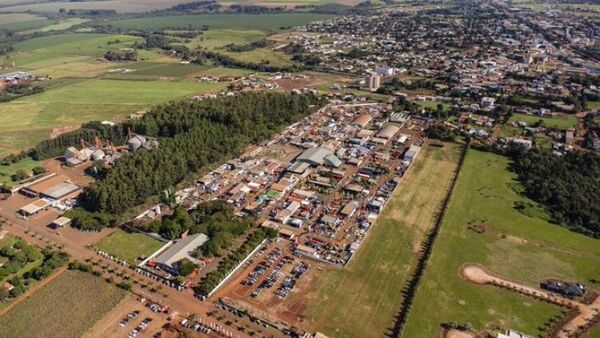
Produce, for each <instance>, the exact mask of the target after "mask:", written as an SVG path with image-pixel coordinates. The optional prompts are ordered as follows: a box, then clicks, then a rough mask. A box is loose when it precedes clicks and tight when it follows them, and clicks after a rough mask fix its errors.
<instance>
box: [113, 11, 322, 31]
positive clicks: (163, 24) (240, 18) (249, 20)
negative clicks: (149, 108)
mask: <svg viewBox="0 0 600 338" xmlns="http://www.w3.org/2000/svg"><path fill="white" fill-rule="evenodd" d="M328 17H331V16H330V15H324V14H308V13H307V14H298V13H282V14H279V13H278V14H200V15H173V16H162V17H148V18H138V19H121V20H115V21H111V25H113V26H114V27H117V28H121V29H139V30H145V29H163V28H170V27H182V28H189V27H192V28H195V29H198V28H202V27H203V26H208V27H209V29H260V30H270V31H276V30H279V29H280V28H282V27H291V26H299V25H304V24H307V23H309V22H312V21H316V20H320V19H324V18H328Z"/></svg>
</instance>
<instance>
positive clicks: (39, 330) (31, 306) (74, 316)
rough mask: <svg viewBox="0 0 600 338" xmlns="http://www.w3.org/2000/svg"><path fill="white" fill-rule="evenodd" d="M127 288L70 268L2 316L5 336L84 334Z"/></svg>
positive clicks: (67, 337) (66, 337)
mask: <svg viewBox="0 0 600 338" xmlns="http://www.w3.org/2000/svg"><path fill="white" fill-rule="evenodd" d="M124 296H125V291H123V290H121V289H119V288H117V287H116V286H114V285H111V284H108V283H106V282H105V281H103V280H102V279H100V278H98V277H94V276H93V275H92V274H89V273H84V272H78V271H66V272H64V273H62V274H61V275H60V276H58V277H57V278H56V279H54V280H52V281H51V282H50V283H49V284H48V285H46V286H44V287H43V288H42V289H40V290H38V291H37V292H35V293H34V294H33V295H32V296H31V297H30V298H28V299H27V300H24V301H23V302H21V303H19V304H17V305H15V307H13V308H12V309H10V310H9V311H8V312H7V313H6V314H5V315H3V316H2V317H0V333H2V337H61V338H71V337H73V338H74V337H81V336H82V335H83V334H84V333H85V332H86V331H87V330H88V329H89V328H91V327H92V326H93V325H94V323H95V322H96V321H98V320H99V319H100V318H102V316H104V314H106V313H107V312H108V311H110V310H111V309H112V308H113V307H115V306H116V305H117V304H118V303H119V302H120V301H121V300H122V299H123V297H124Z"/></svg>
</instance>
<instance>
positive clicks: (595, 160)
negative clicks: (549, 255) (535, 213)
mask: <svg viewBox="0 0 600 338" xmlns="http://www.w3.org/2000/svg"><path fill="white" fill-rule="evenodd" d="M512 155H513V156H512V157H513V160H514V163H513V168H514V170H515V172H516V173H517V175H518V179H519V181H520V182H521V183H522V185H523V187H524V189H525V190H524V194H525V195H526V196H528V197H529V198H531V199H533V200H534V201H536V202H538V203H540V204H542V205H544V206H545V207H546V208H547V209H548V211H549V212H550V214H551V216H552V217H553V219H554V220H555V221H556V222H558V223H560V224H565V225H566V226H568V227H569V228H571V229H572V230H574V231H577V232H580V233H583V234H585V235H588V236H592V237H595V238H600V181H599V177H600V156H598V155H597V154H594V153H591V152H585V151H579V152H569V153H567V154H566V155H565V156H562V157H559V156H555V155H553V154H552V153H551V152H550V151H548V150H541V149H537V148H535V149H531V150H529V151H528V152H523V151H518V152H513V154H512Z"/></svg>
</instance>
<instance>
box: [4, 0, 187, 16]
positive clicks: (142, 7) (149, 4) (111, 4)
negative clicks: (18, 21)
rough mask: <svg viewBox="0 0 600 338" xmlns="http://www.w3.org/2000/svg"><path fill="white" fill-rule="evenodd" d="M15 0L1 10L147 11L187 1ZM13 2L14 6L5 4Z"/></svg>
mask: <svg viewBox="0 0 600 338" xmlns="http://www.w3.org/2000/svg"><path fill="white" fill-rule="evenodd" d="M19 2H20V3H23V2H24V1H15V2H11V3H7V4H5V6H4V8H2V10H3V11H7V12H25V11H35V12H45V13H58V11H59V9H61V8H64V9H66V10H67V11H68V10H70V9H114V10H116V11H117V12H118V13H131V12H148V11H153V10H158V9H165V8H169V7H171V6H174V5H177V4H180V3H186V2H189V0H168V1H165V0H102V1H45V2H44V1H39V2H40V3H32V4H19ZM9 4H14V6H7V5H9Z"/></svg>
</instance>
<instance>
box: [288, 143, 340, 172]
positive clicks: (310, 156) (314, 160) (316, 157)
mask: <svg viewBox="0 0 600 338" xmlns="http://www.w3.org/2000/svg"><path fill="white" fill-rule="evenodd" d="M296 160H298V161H301V162H306V163H309V164H312V165H323V164H327V165H329V166H332V167H335V168H337V167H339V166H341V165H342V161H341V160H340V159H339V158H337V156H335V155H334V154H333V153H332V152H331V151H329V150H328V149H325V148H322V147H315V148H310V149H307V150H305V151H304V152H303V153H302V154H300V155H299V156H298V157H297V158H296Z"/></svg>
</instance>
